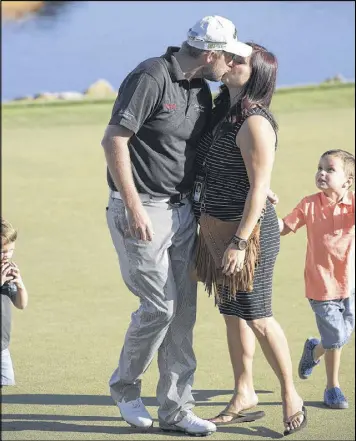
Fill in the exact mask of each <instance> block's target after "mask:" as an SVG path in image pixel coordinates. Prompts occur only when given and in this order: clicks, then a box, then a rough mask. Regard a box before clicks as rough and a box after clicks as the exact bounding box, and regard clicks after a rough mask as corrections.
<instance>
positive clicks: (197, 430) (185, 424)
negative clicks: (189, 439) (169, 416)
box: [159, 412, 216, 436]
mask: <svg viewBox="0 0 356 441" xmlns="http://www.w3.org/2000/svg"><path fill="white" fill-rule="evenodd" d="M159 427H160V428H161V429H162V430H164V431H169V432H184V433H186V434H187V435H191V436H207V435H211V434H212V433H214V432H216V426H215V424H214V423H212V422H210V421H207V420H203V419H202V418H199V417H197V416H196V415H194V413H193V412H189V413H188V414H187V415H186V416H185V417H184V418H183V419H182V420H181V421H179V422H178V423H175V424H167V423H163V422H160V423H159Z"/></svg>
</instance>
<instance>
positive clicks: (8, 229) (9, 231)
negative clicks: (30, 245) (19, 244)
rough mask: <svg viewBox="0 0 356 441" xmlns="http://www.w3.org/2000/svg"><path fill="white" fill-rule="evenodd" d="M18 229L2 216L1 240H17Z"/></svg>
mask: <svg viewBox="0 0 356 441" xmlns="http://www.w3.org/2000/svg"><path fill="white" fill-rule="evenodd" d="M16 239H17V231H16V230H15V228H14V227H13V226H12V225H11V224H10V222H8V221H7V220H5V219H3V218H1V242H4V244H8V243H12V242H15V240H16Z"/></svg>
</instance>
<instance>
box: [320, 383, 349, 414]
mask: <svg viewBox="0 0 356 441" xmlns="http://www.w3.org/2000/svg"><path fill="white" fill-rule="evenodd" d="M324 403H325V405H326V406H328V407H331V409H347V408H348V407H349V403H348V402H347V399H346V397H345V395H344V394H343V393H342V392H341V389H340V388H339V387H332V388H330V389H325V392H324Z"/></svg>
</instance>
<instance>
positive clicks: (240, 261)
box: [222, 243, 246, 276]
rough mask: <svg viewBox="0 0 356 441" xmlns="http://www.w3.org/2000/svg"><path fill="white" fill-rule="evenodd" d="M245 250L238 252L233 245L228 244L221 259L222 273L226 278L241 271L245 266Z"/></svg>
mask: <svg viewBox="0 0 356 441" xmlns="http://www.w3.org/2000/svg"><path fill="white" fill-rule="evenodd" d="M245 254H246V250H243V251H241V250H238V249H237V246H236V245H234V244H233V243H232V244H230V245H229V246H228V247H227V248H226V250H225V253H224V256H223V259H222V268H223V269H222V272H223V274H225V275H226V276H232V275H233V274H235V273H238V272H239V271H241V270H242V268H243V266H244V264H245Z"/></svg>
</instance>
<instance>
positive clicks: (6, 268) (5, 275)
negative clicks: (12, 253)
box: [1, 262, 14, 286]
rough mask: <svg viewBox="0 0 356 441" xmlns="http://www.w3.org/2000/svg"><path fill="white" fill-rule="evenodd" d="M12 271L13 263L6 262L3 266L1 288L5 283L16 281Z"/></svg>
mask: <svg viewBox="0 0 356 441" xmlns="http://www.w3.org/2000/svg"><path fill="white" fill-rule="evenodd" d="M11 270H12V264H11V262H5V263H2V264H1V286H3V285H4V283H6V282H11V281H12V280H13V279H14V276H13V274H12V272H11Z"/></svg>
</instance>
